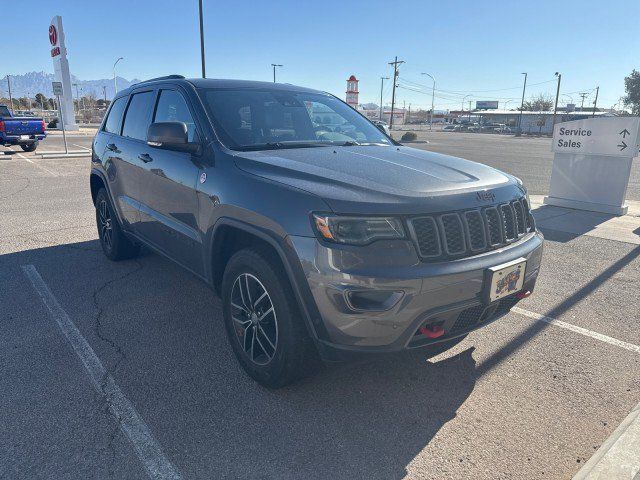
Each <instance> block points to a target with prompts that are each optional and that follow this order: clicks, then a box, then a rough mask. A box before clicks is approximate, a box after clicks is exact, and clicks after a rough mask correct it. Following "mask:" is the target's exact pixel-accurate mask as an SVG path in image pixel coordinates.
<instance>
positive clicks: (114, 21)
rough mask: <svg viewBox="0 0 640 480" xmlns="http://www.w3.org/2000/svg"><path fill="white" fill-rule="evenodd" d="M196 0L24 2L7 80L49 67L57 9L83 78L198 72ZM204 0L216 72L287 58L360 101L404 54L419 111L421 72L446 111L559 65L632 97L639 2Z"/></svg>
mask: <svg viewBox="0 0 640 480" xmlns="http://www.w3.org/2000/svg"><path fill="white" fill-rule="evenodd" d="M5 2H7V3H9V4H14V5H20V2H19V1H17V0H5ZM54 3H56V4H57V5H54ZM197 3H198V2H197V0H173V1H169V0H127V1H124V0H108V1H107V0H102V1H95V0H91V1H86V0H85V1H78V0H66V1H63V2H52V1H51V0H31V1H30V2H28V4H29V8H28V10H27V9H24V8H23V7H17V6H16V7H15V9H16V12H15V15H13V14H12V15H5V16H4V18H3V21H2V28H1V29H0V30H1V31H2V33H1V34H0V38H2V39H3V40H2V44H3V48H2V49H3V54H2V62H1V64H0V76H4V75H5V74H7V73H9V74H19V73H26V72H28V71H34V70H35V71H40V70H44V71H47V72H52V71H53V67H52V62H51V58H50V56H49V42H48V26H49V22H50V20H51V18H52V17H53V16H54V15H56V14H59V15H62V17H63V22H64V26H65V32H66V36H67V46H68V49H69V61H70V65H71V72H72V73H73V74H74V75H76V76H77V77H78V78H80V79H85V80H91V79H98V78H110V77H111V75H112V73H111V67H112V65H113V62H114V61H115V59H116V58H117V57H119V56H123V57H125V60H124V61H122V62H120V64H119V66H118V75H120V76H122V77H125V78H128V79H131V78H134V77H136V78H148V77H153V76H158V75H164V74H168V73H180V74H183V75H185V76H199V74H200V63H199V62H200V58H199V53H200V52H199V37H198V23H197V18H198V17H197V14H198V8H197ZM204 4H205V30H206V51H207V55H206V57H207V75H208V76H209V77H218V78H244V79H255V80H271V75H272V73H271V67H270V64H271V63H281V64H284V65H285V66H284V68H282V69H280V70H279V72H278V81H282V82H288V83H293V84H298V85H304V86H309V87H313V88H318V89H321V90H326V91H330V92H332V93H334V94H336V95H339V96H340V97H344V90H345V86H346V82H345V80H346V79H347V77H348V76H349V75H351V74H355V75H356V76H357V77H358V78H359V79H360V80H361V82H360V92H361V93H360V102H361V103H365V102H376V103H377V102H378V101H379V100H378V99H379V95H380V76H390V74H391V67H390V66H389V65H388V62H389V61H391V60H393V57H394V56H395V55H397V56H398V57H399V59H401V60H404V61H405V62H406V64H404V65H402V66H401V69H400V78H401V79H403V80H401V81H402V82H403V84H404V85H405V87H409V89H407V88H401V89H398V100H399V102H400V105H402V102H403V101H404V102H406V104H407V106H408V104H409V103H412V105H413V106H412V108H415V107H416V106H422V107H428V106H429V105H430V103H431V96H430V93H431V92H430V89H429V88H430V86H431V80H430V79H429V78H428V77H425V76H421V75H420V74H421V72H428V73H430V74H432V75H433V76H435V77H436V79H437V85H436V88H437V90H442V91H436V95H437V96H438V97H440V98H436V108H459V106H460V99H461V98H462V96H463V95H464V94H466V93H472V94H473V99H474V100H494V99H502V100H506V99H509V98H514V99H517V98H519V96H520V88H521V85H522V76H521V74H520V73H521V72H525V71H526V72H528V73H529V83H530V84H537V83H540V82H545V81H551V82H548V83H544V84H540V85H534V86H532V87H531V88H530V89H528V93H527V97H529V96H530V94H534V93H539V92H546V93H549V94H555V83H554V82H553V81H552V80H553V79H554V72H556V71H559V72H561V73H562V88H561V92H563V93H567V94H568V95H569V96H571V97H573V100H574V101H575V102H577V103H579V101H580V98H579V96H578V94H577V93H578V92H581V91H592V89H594V88H595V87H596V85H599V86H600V97H599V101H598V104H599V105H601V106H606V107H609V106H611V105H613V104H614V103H615V102H617V101H618V97H620V96H621V95H623V94H624V82H623V79H624V76H625V75H627V74H628V73H629V72H631V70H632V69H633V68H638V69H640V54H639V52H640V34H639V32H638V28H637V26H638V19H639V18H640V2H638V1H632V0H629V1H617V0H610V1H606V2H605V1H603V0H600V1H585V0H574V1H558V0H556V1H551V0H548V1H547V0H545V1H530V2H520V1H502V2H498V1H493V0H482V1H477V0H466V1H438V2H436V1H432V2H426V1H424V0H422V1H420V0H418V1H399V2H391V1H389V0H381V1H379V0H350V1H349V0H347V1H333V0H325V1H323V2H305V1H304V0H281V1H278V0H273V1H257V0H256V1H251V2H240V1H234V2H231V1H226V2H225V1H214V0H204ZM5 52H8V54H7V53H5ZM412 82H413V83H412ZM418 84H422V85H425V86H424V87H422V86H420V85H418ZM388 85H389V87H390V85H391V84H390V82H389V83H388ZM412 85H413V88H411V86H412ZM385 90H386V92H385V102H387V101H389V100H390V97H391V94H390V88H386V89H385ZM414 90H421V91H423V92H424V93H420V92H416V91H414ZM489 90H492V91H489ZM493 90H495V91H493ZM450 92H456V93H450ZM592 100H593V96H592V97H591V101H592ZM562 101H563V103H566V102H567V101H569V97H568V96H564V97H562ZM516 103H517V101H514V102H513V103H511V104H510V105H509V106H510V107H513V106H515V105H516Z"/></svg>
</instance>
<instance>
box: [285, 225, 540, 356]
mask: <svg viewBox="0 0 640 480" xmlns="http://www.w3.org/2000/svg"><path fill="white" fill-rule="evenodd" d="M290 238H291V241H292V244H293V246H294V248H295V250H296V253H297V255H298V257H299V259H300V262H301V265H302V269H303V271H304V275H305V276H306V279H307V282H308V285H309V288H310V290H311V293H312V298H313V300H314V301H315V304H316V306H317V309H318V311H319V313H320V317H321V318H322V322H323V324H324V327H325V329H326V334H327V337H328V338H324V339H323V338H320V339H319V340H318V342H319V346H320V350H321V353H323V351H324V350H329V351H333V350H338V351H345V352H392V351H398V350H403V349H407V348H412V347H415V346H423V345H426V344H429V343H436V342H440V341H445V340H449V339H451V338H454V337H455V336H459V335H463V334H465V333H467V332H468V331H471V330H474V329H475V328H479V327H481V326H483V325H486V324H487V323H489V322H490V321H493V320H495V319H496V318H498V317H499V316H501V315H503V314H505V313H507V312H508V311H509V308H511V306H513V305H514V304H515V303H516V301H517V298H515V297H512V298H508V299H507V300H504V301H502V302H501V303H500V304H498V303H496V304H492V305H489V306H488V307H490V308H488V309H486V308H485V307H484V306H482V305H483V303H482V293H483V288H484V274H485V270H486V269H487V268H489V267H493V266H496V265H500V264H502V263H506V262H509V261H511V260H514V259H517V258H520V257H523V258H526V259H527V266H526V272H525V282H524V291H526V290H529V291H532V290H533V288H534V285H535V281H536V278H537V276H538V271H539V268H540V262H541V259H542V245H543V236H542V234H541V233H539V232H536V233H531V234H528V235H526V236H525V237H523V238H522V239H520V240H519V241H518V242H515V243H513V244H511V245H508V246H506V247H504V248H501V249H498V250H493V251H490V252H486V253H483V254H479V255H476V256H473V257H468V258H463V259H459V260H453V261H447V262H440V263H426V262H422V261H420V260H419V258H418V256H417V255H416V252H415V248H414V246H413V243H412V242H410V241H404V240H402V241H399V240H395V241H378V242H374V243H373V244H371V245H368V246H366V247H351V246H334V245H332V246H331V247H329V246H327V245H324V244H322V243H321V242H319V241H318V240H317V239H315V238H309V237H290ZM361 292H364V294H362V293H361ZM356 298H357V299H361V298H364V299H365V300H367V299H371V298H373V299H374V301H373V302H370V301H368V300H367V301H364V302H362V301H359V302H355V301H353V299H356ZM378 299H380V301H379V302H377V303H376V301H377V300H378ZM385 299H386V300H385ZM474 307H475V310H473V308H474ZM474 311H475V312H478V313H477V318H476V321H472V322H467V324H465V325H462V327H463V328H461V327H460V325H458V326H457V327H456V329H455V330H454V328H453V327H454V325H455V324H456V319H457V318H458V317H459V316H460V314H461V312H465V315H468V314H469V313H470V312H474ZM435 321H437V322H438V323H439V324H441V325H444V328H445V330H446V331H447V332H446V334H445V336H443V337H441V338H438V339H434V340H432V341H431V340H427V341H425V340H424V337H419V336H417V335H416V332H418V329H419V328H420V327H421V326H423V325H425V324H429V323H431V322H435ZM325 356H326V355H325Z"/></svg>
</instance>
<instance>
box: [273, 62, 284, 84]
mask: <svg viewBox="0 0 640 480" xmlns="http://www.w3.org/2000/svg"><path fill="white" fill-rule="evenodd" d="M271 66H272V67H273V83H276V67H284V65H280V64H278V63H272V64H271Z"/></svg>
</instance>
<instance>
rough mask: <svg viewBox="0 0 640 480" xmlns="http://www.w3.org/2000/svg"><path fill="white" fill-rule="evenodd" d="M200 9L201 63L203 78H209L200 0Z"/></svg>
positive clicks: (199, 1)
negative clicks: (205, 61) (206, 68)
mask: <svg viewBox="0 0 640 480" xmlns="http://www.w3.org/2000/svg"><path fill="white" fill-rule="evenodd" d="M198 9H199V13H200V61H201V62H202V78H207V74H206V70H205V65H204V18H203V16H202V0H198Z"/></svg>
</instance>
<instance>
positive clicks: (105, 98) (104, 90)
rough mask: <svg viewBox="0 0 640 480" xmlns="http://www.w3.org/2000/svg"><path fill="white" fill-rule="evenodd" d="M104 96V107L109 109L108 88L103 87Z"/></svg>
mask: <svg viewBox="0 0 640 480" xmlns="http://www.w3.org/2000/svg"><path fill="white" fill-rule="evenodd" d="M102 95H103V96H104V106H105V108H107V86H106V85H103V86H102Z"/></svg>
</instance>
